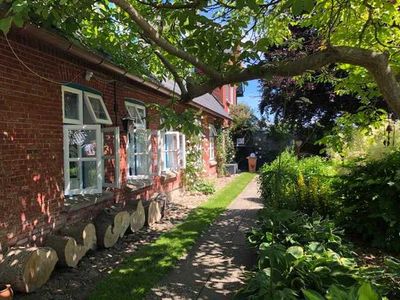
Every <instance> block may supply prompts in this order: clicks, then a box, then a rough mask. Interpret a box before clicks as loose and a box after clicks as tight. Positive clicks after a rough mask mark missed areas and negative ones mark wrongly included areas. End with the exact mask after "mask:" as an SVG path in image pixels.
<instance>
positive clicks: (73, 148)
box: [69, 143, 79, 158]
mask: <svg viewBox="0 0 400 300" xmlns="http://www.w3.org/2000/svg"><path fill="white" fill-rule="evenodd" d="M78 151H79V146H78V145H77V144H71V143H70V145H69V157H70V158H78Z"/></svg>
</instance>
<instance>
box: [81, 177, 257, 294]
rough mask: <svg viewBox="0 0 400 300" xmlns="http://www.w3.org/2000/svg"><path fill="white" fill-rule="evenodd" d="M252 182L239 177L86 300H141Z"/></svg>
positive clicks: (103, 282)
mask: <svg viewBox="0 0 400 300" xmlns="http://www.w3.org/2000/svg"><path fill="white" fill-rule="evenodd" d="M253 178H254V175H253V174H249V173H243V174H241V175H240V176H238V177H237V178H236V179H234V180H233V181H232V182H231V183H230V184H228V185H227V186H226V187H225V188H223V189H222V190H220V191H219V192H217V193H216V194H215V195H214V196H212V197H211V198H210V199H209V200H208V201H207V202H205V203H204V204H203V205H201V206H199V207H198V208H196V209H194V210H193V211H192V212H191V213H190V214H189V215H188V217H187V218H186V220H185V221H184V222H183V223H181V224H179V225H177V226H176V227H174V228H173V229H172V230H171V231H169V232H167V233H165V234H162V235H161V236H160V237H159V238H158V239H157V240H156V241H155V242H154V243H152V244H150V245H148V246H145V247H143V248H141V249H139V250H138V251H137V252H135V254H134V255H132V256H131V257H128V258H127V259H126V260H125V261H124V263H123V264H122V265H121V266H120V267H119V268H118V269H115V270H114V271H113V272H111V274H110V276H108V277H107V278H105V279H104V280H102V281H101V282H100V283H99V284H98V285H97V286H96V289H95V291H94V292H93V293H92V295H91V296H90V298H89V299H142V298H143V297H144V296H145V295H146V294H147V293H148V291H149V290H150V289H151V288H152V287H153V286H154V285H155V284H156V283H157V282H158V281H159V280H160V279H161V278H162V277H163V276H164V275H165V274H166V273H167V272H168V271H169V270H171V269H172V267H173V266H174V265H175V264H176V262H177V261H178V260H179V258H181V257H182V256H184V255H185V254H186V253H187V251H188V250H189V249H190V248H191V247H192V246H193V245H194V244H195V242H196V240H197V238H198V237H199V236H200V235H201V234H202V233H203V232H204V231H205V230H206V229H207V228H208V227H209V226H210V225H211V224H212V223H213V221H214V220H215V219H216V218H217V217H218V216H219V215H220V214H221V213H222V212H223V211H224V210H225V208H226V207H227V206H228V205H229V203H230V202H231V201H232V200H233V199H235V198H236V197H237V196H238V195H239V194H240V192H241V191H242V190H243V189H244V188H245V187H246V186H247V184H248V183H249V182H250V181H251V180H252V179H253Z"/></svg>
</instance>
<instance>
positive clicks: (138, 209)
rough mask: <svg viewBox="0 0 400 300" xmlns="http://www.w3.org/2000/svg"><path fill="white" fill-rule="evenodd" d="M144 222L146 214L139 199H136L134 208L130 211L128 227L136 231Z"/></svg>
mask: <svg viewBox="0 0 400 300" xmlns="http://www.w3.org/2000/svg"><path fill="white" fill-rule="evenodd" d="M145 223H146V214H145V211H144V207H143V202H142V201H141V200H139V201H137V204H136V205H135V209H134V210H133V211H132V213H131V218H130V229H131V231H132V232H137V231H139V230H140V229H142V228H143V226H144V224H145Z"/></svg>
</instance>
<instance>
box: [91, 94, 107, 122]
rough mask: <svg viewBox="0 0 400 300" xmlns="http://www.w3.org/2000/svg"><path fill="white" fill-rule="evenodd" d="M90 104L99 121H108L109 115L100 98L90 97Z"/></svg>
mask: <svg viewBox="0 0 400 300" xmlns="http://www.w3.org/2000/svg"><path fill="white" fill-rule="evenodd" d="M89 101H90V104H91V105H92V108H93V111H94V114H95V116H96V118H97V119H102V120H107V114H106V112H105V111H104V108H103V105H102V104H101V101H100V99H99V98H93V97H89Z"/></svg>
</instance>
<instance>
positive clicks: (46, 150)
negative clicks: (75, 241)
mask: <svg viewBox="0 0 400 300" xmlns="http://www.w3.org/2000/svg"><path fill="white" fill-rule="evenodd" d="M171 86H172V85H171V84H170V83H165V84H161V83H156V82H152V81H144V80H143V79H141V78H138V77H136V76H134V75H132V74H129V73H127V72H125V71H124V70H123V69H121V68H120V67H118V66H116V65H114V64H112V63H111V62H109V61H107V60H106V59H104V57H102V56H100V55H98V54H95V53H93V52H91V51H89V50H87V49H85V48H83V47H81V46H79V45H76V44H74V43H71V42H70V41H68V40H66V39H64V38H63V37H60V36H59V35H57V34H54V33H50V32H47V31H44V30H42V29H38V28H35V27H32V26H28V27H26V28H24V29H21V30H13V31H12V32H11V33H10V34H9V35H8V38H5V37H0V136H1V138H0V252H2V251H4V250H5V248H7V247H9V246H14V245H26V244H36V245H40V244H41V243H42V242H43V239H44V238H45V236H46V235H47V234H48V233H50V232H52V231H54V230H57V229H59V228H61V227H63V226H65V225H67V224H72V223H75V222H78V221H79V220H83V219H85V220H86V219H90V218H93V217H95V216H96V214H98V213H99V212H100V211H101V210H102V209H104V208H105V207H108V206H111V205H124V204H125V203H126V202H129V200H131V199H138V198H140V199H145V200H146V199H149V198H151V197H152V196H153V195H154V194H155V193H158V192H165V193H168V194H170V195H173V194H174V191H175V192H176V191H178V190H179V189H180V188H182V169H183V168H184V167H185V158H186V137H185V135H184V134H183V133H181V132H179V131H175V130H174V129H170V130H166V129H162V128H161V126H160V123H161V122H162V120H160V118H159V116H158V115H157V113H156V112H155V111H152V110H149V109H148V107H147V105H148V104H152V103H157V104H161V105H167V104H168V103H170V100H171V98H172V97H177V96H179V92H177V91H175V90H174V88H172V87H171ZM173 86H175V85H173ZM235 103H236V95H235V89H234V87H231V86H228V87H227V88H226V87H222V88H220V89H218V90H217V91H215V92H214V93H213V95H211V94H207V95H204V96H202V97H199V98H196V99H194V100H193V101H192V102H190V103H185V104H178V105H176V106H175V110H176V111H177V112H181V111H183V110H185V109H187V108H194V109H197V110H201V112H202V121H201V122H202V124H201V125H202V127H203V138H202V145H201V147H202V151H203V165H204V170H205V173H206V174H207V176H216V161H215V137H216V130H215V128H216V127H217V124H228V123H229V122H230V117H229V113H228V112H229V106H230V105H234V104H235Z"/></svg>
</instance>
